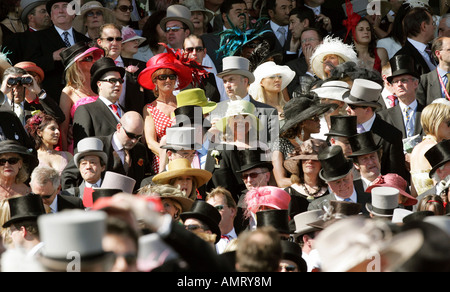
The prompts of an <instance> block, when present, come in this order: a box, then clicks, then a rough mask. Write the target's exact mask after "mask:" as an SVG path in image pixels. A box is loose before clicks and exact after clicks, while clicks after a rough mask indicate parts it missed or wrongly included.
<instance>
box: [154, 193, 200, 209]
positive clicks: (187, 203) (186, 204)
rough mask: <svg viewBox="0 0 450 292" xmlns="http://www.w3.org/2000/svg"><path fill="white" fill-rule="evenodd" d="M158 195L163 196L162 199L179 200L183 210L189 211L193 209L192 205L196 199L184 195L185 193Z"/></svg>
mask: <svg viewBox="0 0 450 292" xmlns="http://www.w3.org/2000/svg"><path fill="white" fill-rule="evenodd" d="M158 196H159V197H160V198H161V200H163V199H171V200H174V201H176V202H178V204H180V206H181V212H188V211H189V210H191V208H192V205H193V204H194V200H192V199H190V198H188V197H186V196H184V195H183V193H181V192H180V193H178V192H177V193H175V194H170V195H169V194H158Z"/></svg>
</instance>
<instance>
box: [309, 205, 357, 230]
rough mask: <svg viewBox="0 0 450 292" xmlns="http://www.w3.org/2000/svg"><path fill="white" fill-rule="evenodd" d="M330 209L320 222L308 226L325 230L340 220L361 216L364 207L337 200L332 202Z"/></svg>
mask: <svg viewBox="0 0 450 292" xmlns="http://www.w3.org/2000/svg"><path fill="white" fill-rule="evenodd" d="M329 207H330V208H329V209H328V210H327V213H326V214H324V215H322V216H321V217H320V218H319V220H317V221H314V222H311V223H308V226H311V227H314V228H317V229H319V230H323V229H325V228H326V227H328V226H330V225H331V224H333V223H335V222H336V221H338V220H341V219H344V218H347V217H349V216H356V215H359V214H360V213H361V209H362V205H361V204H359V203H353V202H346V201H337V200H333V201H330V202H329Z"/></svg>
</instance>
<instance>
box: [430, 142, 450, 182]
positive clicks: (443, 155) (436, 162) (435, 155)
mask: <svg viewBox="0 0 450 292" xmlns="http://www.w3.org/2000/svg"><path fill="white" fill-rule="evenodd" d="M425 158H426V159H427V160H428V162H429V163H430V165H431V167H432V168H431V170H430V178H431V177H432V176H433V174H434V172H435V171H436V170H437V169H438V168H439V167H441V166H442V165H444V164H446V163H447V162H448V161H450V140H444V141H442V142H439V143H438V144H436V145H434V146H433V147H432V148H430V150H428V151H427V152H425Z"/></svg>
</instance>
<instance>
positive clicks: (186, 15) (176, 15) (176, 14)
mask: <svg viewBox="0 0 450 292" xmlns="http://www.w3.org/2000/svg"><path fill="white" fill-rule="evenodd" d="M172 20H178V21H181V22H182V23H184V24H185V25H186V26H187V27H188V28H189V30H190V31H191V34H192V33H194V24H192V21H191V11H190V10H189V8H187V7H186V6H184V5H180V4H175V5H170V6H169V7H168V8H167V10H166V17H164V18H163V19H162V20H161V22H160V26H161V28H162V30H163V31H164V32H165V31H166V23H167V22H169V21H172Z"/></svg>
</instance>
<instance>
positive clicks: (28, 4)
mask: <svg viewBox="0 0 450 292" xmlns="http://www.w3.org/2000/svg"><path fill="white" fill-rule="evenodd" d="M46 3H47V0H44V1H42V0H22V1H20V8H22V11H21V13H20V20H21V21H22V22H23V23H28V21H27V17H28V14H29V13H30V12H31V11H33V9H34V8H36V7H38V6H40V5H44V4H46ZM48 14H49V15H50V12H48Z"/></svg>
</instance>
